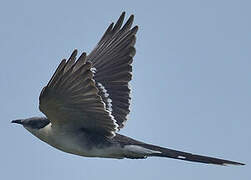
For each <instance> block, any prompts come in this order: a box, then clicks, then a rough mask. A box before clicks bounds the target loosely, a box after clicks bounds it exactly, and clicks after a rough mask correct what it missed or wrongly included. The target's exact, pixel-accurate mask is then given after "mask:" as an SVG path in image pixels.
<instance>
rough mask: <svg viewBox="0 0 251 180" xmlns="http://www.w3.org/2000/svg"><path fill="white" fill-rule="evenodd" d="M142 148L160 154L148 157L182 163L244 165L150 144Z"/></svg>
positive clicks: (143, 145) (152, 154)
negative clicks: (177, 160)
mask: <svg viewBox="0 0 251 180" xmlns="http://www.w3.org/2000/svg"><path fill="white" fill-rule="evenodd" d="M141 146H142V147H144V148H147V149H150V150H153V151H159V152H160V153H156V152H154V153H151V154H149V155H148V156H158V157H168V158H173V159H179V160H184V161H192V162H199V163H206V164H216V165H245V164H243V163H240V162H235V161H230V160H225V159H219V158H214V157H209V156H202V155H197V154H192V153H187V152H182V151H177V150H173V149H168V148H163V147H159V146H154V145H150V144H142V145H141Z"/></svg>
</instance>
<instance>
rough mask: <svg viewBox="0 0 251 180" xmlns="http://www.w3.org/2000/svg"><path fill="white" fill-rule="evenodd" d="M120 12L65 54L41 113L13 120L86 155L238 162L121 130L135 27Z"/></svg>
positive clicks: (43, 99)
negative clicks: (91, 39) (83, 45)
mask: <svg viewBox="0 0 251 180" xmlns="http://www.w3.org/2000/svg"><path fill="white" fill-rule="evenodd" d="M124 19H125V12H122V14H121V15H120V17H119V18H118V20H117V22H116V23H111V24H110V25H109V27H108V28H107V29H106V31H105V33H104V34H103V36H102V38H101V39H100V41H99V42H98V43H97V45H96V46H95V48H94V49H93V50H92V51H91V52H90V53H89V54H88V55H87V53H85V52H83V53H82V54H81V55H80V56H79V57H77V54H78V52H77V50H76V49H75V50H74V51H73V52H72V54H71V55H70V57H69V58H68V59H63V60H62V61H61V62H60V64H59V65H58V67H57V69H56V71H55V72H54V74H53V75H52V77H51V79H50V80H49V82H48V84H47V85H46V86H45V87H44V88H43V89H42V91H41V93H40V96H39V109H40V111H41V112H42V113H44V114H45V117H31V118H27V119H16V120H13V121H11V122H12V123H17V124H21V125H23V127H24V128H25V129H26V130H28V131H29V132H30V133H31V134H33V135H34V136H36V137H37V138H39V139H40V140H42V141H44V142H45V143H47V144H49V145H51V146H52V147H54V148H56V149H59V150H61V151H63V152H66V153H70V154H75V155H79V156H84V157H100V158H114V159H124V158H129V159H145V158H147V157H166V158H173V159H178V160H184V161H192V162H199V163H206V164H215V165H244V164H243V163H240V162H235V161H230V160H225V159H220V158H214V157H209V156H202V155H197V154H193V153H188V152H183V151H177V150H173V149H169V148H164V147H160V146H157V145H152V144H148V143H144V142H142V141H138V140H135V139H133V138H130V137H127V136H125V135H122V134H120V133H119V130H120V129H122V128H123V127H124V126H125V122H126V121H127V119H128V118H127V116H128V114H129V112H130V109H129V106H130V101H131V96H130V92H131V89H130V87H129V82H130V80H131V79H132V62H133V58H134V55H135V53H136V50H135V47H134V46H135V42H136V33H137V31H138V26H137V25H135V26H132V25H133V21H134V15H131V16H130V17H129V18H128V20H127V21H126V22H125V23H124Z"/></svg>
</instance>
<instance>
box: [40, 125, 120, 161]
mask: <svg viewBox="0 0 251 180" xmlns="http://www.w3.org/2000/svg"><path fill="white" fill-rule="evenodd" d="M35 135H36V136H37V137H38V138H39V139H41V140H42V141H44V142H46V143H47V144H49V145H51V146H53V147H54V148H57V149H59V150H61V151H64V152H67V153H71V154H75V155H79V156H85V157H104V158H118V159H120V158H124V155H123V154H124V153H123V149H122V148H121V147H120V146H119V145H116V144H115V145H104V146H102V143H101V144H95V142H92V141H90V140H89V139H88V137H86V135H85V133H76V132H70V131H67V130H64V131H62V130H57V131H55V130H52V129H51V127H47V129H43V132H39V134H35Z"/></svg>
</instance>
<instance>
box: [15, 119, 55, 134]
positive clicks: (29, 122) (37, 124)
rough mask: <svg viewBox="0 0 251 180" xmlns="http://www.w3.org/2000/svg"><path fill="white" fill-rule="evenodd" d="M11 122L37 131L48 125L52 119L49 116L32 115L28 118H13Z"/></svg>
mask: <svg viewBox="0 0 251 180" xmlns="http://www.w3.org/2000/svg"><path fill="white" fill-rule="evenodd" d="M11 123H16V124H21V125H23V127H24V128H25V129H27V130H29V131H36V130H39V129H41V128H43V127H45V126H46V125H48V124H49V123H50V121H49V120H48V119H47V118H41V117H32V118H28V119H17V120H13V121H11Z"/></svg>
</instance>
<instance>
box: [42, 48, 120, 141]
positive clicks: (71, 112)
mask: <svg viewBox="0 0 251 180" xmlns="http://www.w3.org/2000/svg"><path fill="white" fill-rule="evenodd" d="M76 55H77V50H74V52H73V53H72V55H71V57H70V58H69V59H68V60H65V59H64V60H62V61H61V63H60V64H59V66H58V68H57V70H56V71H55V73H54V75H53V76H52V78H51V79H50V81H49V83H48V84H47V86H46V87H44V89H43V90H42V92H41V94H40V97H39V109H40V110H41V111H42V112H43V113H44V114H45V115H46V116H47V117H48V119H49V120H50V121H51V123H52V125H53V126H60V127H61V126H65V127H70V128H78V129H79V128H83V129H86V130H90V131H92V132H96V133H99V134H102V135H105V136H113V135H115V132H116V131H117V127H118V125H117V123H116V121H115V119H114V117H113V115H112V114H111V112H110V111H108V110H106V109H105V104H104V103H103V101H102V99H101V97H100V95H98V92H99V90H98V89H97V87H96V84H95V80H94V79H93V72H92V71H91V67H92V64H91V62H86V54H85V53H83V54H82V55H81V56H80V57H79V58H78V60H77V61H76Z"/></svg>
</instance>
